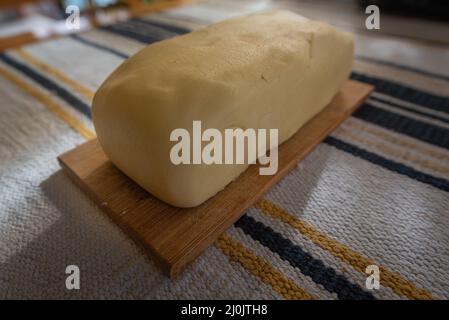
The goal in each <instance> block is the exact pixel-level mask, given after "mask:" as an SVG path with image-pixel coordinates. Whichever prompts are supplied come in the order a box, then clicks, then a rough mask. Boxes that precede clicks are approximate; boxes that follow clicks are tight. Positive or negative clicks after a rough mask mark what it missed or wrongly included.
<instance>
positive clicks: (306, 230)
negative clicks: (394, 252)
mask: <svg viewBox="0 0 449 320" xmlns="http://www.w3.org/2000/svg"><path fill="white" fill-rule="evenodd" d="M255 207H256V208H257V209H259V210H260V211H261V212H263V213H265V214H267V215H269V216H271V217H273V218H276V219H279V220H281V221H283V222H284V223H287V224H289V225H291V226H292V227H293V228H295V229H296V230H298V231H299V232H301V234H303V235H304V236H306V237H307V238H309V239H310V240H311V241H312V242H313V243H315V244H316V245H317V246H319V247H321V248H322V249H324V250H327V251H328V252H329V253H331V254H332V255H333V256H335V257H337V258H339V259H341V260H342V261H344V262H346V263H347V264H349V265H351V266H352V267H353V268H354V269H355V270H357V271H359V272H362V273H365V268H366V267H367V266H368V265H373V264H376V263H375V262H374V261H372V260H371V259H368V258H366V257H364V256H363V255H361V254H359V253H357V252H355V251H354V250H352V249H350V248H348V247H346V246H345V245H343V244H341V243H339V242H338V241H336V240H334V239H332V238H330V237H329V236H327V235H326V234H324V233H323V232H321V231H319V230H317V229H315V228H314V227H313V226H312V225H310V224H307V223H306V222H304V221H301V220H299V219H298V218H296V217H294V216H292V215H290V214H289V213H288V212H287V211H286V210H284V209H282V208H281V207H279V206H277V205H275V204H274V203H272V202H270V201H269V200H266V199H262V200H259V201H258V202H256V204H255ZM377 265H378V266H379V270H380V274H381V281H382V285H385V286H387V287H390V288H391V289H392V290H393V291H394V292H395V293H396V294H398V295H402V296H405V297H407V298H409V299H432V295H431V293H430V292H428V291H427V290H425V289H421V288H418V287H416V286H415V285H414V284H413V283H412V282H410V281H408V280H406V279H404V278H402V277H401V276H400V275H399V274H397V273H395V272H391V271H389V270H388V269H387V268H385V267H383V266H380V265H379V264H377Z"/></svg>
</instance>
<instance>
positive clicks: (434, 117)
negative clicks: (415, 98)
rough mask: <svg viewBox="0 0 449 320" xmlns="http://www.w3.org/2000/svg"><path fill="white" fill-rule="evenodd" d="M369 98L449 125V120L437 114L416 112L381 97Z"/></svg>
mask: <svg viewBox="0 0 449 320" xmlns="http://www.w3.org/2000/svg"><path fill="white" fill-rule="evenodd" d="M369 98H370V99H371V100H375V101H378V102H382V103H385V104H388V105H389V106H392V107H394V108H398V109H402V110H405V111H409V112H412V113H416V114H419V115H421V116H425V117H427V118H432V119H435V120H438V121H442V122H446V123H449V119H447V118H443V117H441V116H438V115H435V114H430V113H427V112H424V111H421V110H415V109H412V108H410V107H407V106H403V105H400V104H398V103H396V102H392V101H388V100H385V99H382V98H380V97H374V96H370V97H369Z"/></svg>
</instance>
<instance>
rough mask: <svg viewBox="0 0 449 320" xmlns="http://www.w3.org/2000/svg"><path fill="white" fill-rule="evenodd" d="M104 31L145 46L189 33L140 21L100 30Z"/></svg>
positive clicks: (113, 25)
mask: <svg viewBox="0 0 449 320" xmlns="http://www.w3.org/2000/svg"><path fill="white" fill-rule="evenodd" d="M100 29H101V30H104V31H109V32H113V33H116V34H118V35H120V36H123V37H127V38H131V39H133V40H137V41H139V42H143V43H145V44H151V43H154V42H157V41H161V40H164V39H169V38H172V37H174V36H177V35H179V34H184V33H186V32H189V31H188V30H186V29H180V30H181V33H180V32H179V31H180V30H179V28H177V27H176V28H175V27H171V26H169V25H165V24H160V23H153V22H150V21H145V20H141V19H132V20H128V21H126V22H120V23H116V24H112V25H109V26H104V27H101V28H100Z"/></svg>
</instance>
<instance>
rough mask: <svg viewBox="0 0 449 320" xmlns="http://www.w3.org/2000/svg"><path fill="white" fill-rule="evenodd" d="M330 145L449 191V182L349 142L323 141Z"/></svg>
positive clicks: (331, 138) (332, 139) (328, 138)
mask: <svg viewBox="0 0 449 320" xmlns="http://www.w3.org/2000/svg"><path fill="white" fill-rule="evenodd" d="M323 142H324V143H327V144H328V145H331V146H333V147H335V148H337V149H339V150H342V151H345V152H347V153H350V154H352V155H353V156H356V157H358V158H361V159H364V160H366V161H369V162H371V163H373V164H376V165H379V166H381V167H383V168H385V169H388V170H390V171H394V172H396V173H399V174H402V175H405V176H407V177H409V178H412V179H414V180H417V181H420V182H422V183H426V184H429V185H431V186H433V187H435V188H438V189H440V190H443V191H449V181H447V180H446V179H443V178H437V177H434V176H432V175H430V174H427V173H424V172H421V171H418V170H416V169H413V168H411V167H409V166H406V165H404V164H402V163H399V162H396V161H393V160H389V159H386V158H384V157H382V156H379V155H377V154H375V153H373V152H370V151H367V150H365V149H362V148H359V147H357V146H355V145H352V144H350V143H348V142H344V141H342V140H340V139H337V138H335V137H332V136H329V137H327V138H326V139H324V141H323Z"/></svg>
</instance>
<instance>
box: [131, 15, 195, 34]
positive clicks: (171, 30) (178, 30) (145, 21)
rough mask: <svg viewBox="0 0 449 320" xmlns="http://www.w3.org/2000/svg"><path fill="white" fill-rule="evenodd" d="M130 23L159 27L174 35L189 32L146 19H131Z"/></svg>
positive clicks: (185, 29) (178, 27)
mask: <svg viewBox="0 0 449 320" xmlns="http://www.w3.org/2000/svg"><path fill="white" fill-rule="evenodd" d="M130 21H136V22H141V23H144V24H147V25H149V26H154V27H159V28H162V29H165V30H167V31H170V32H173V33H176V34H186V33H189V32H190V31H191V30H190V29H187V28H183V27H180V26H175V25H171V24H167V23H163V22H160V21H154V20H146V19H142V18H133V19H131V20H130Z"/></svg>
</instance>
